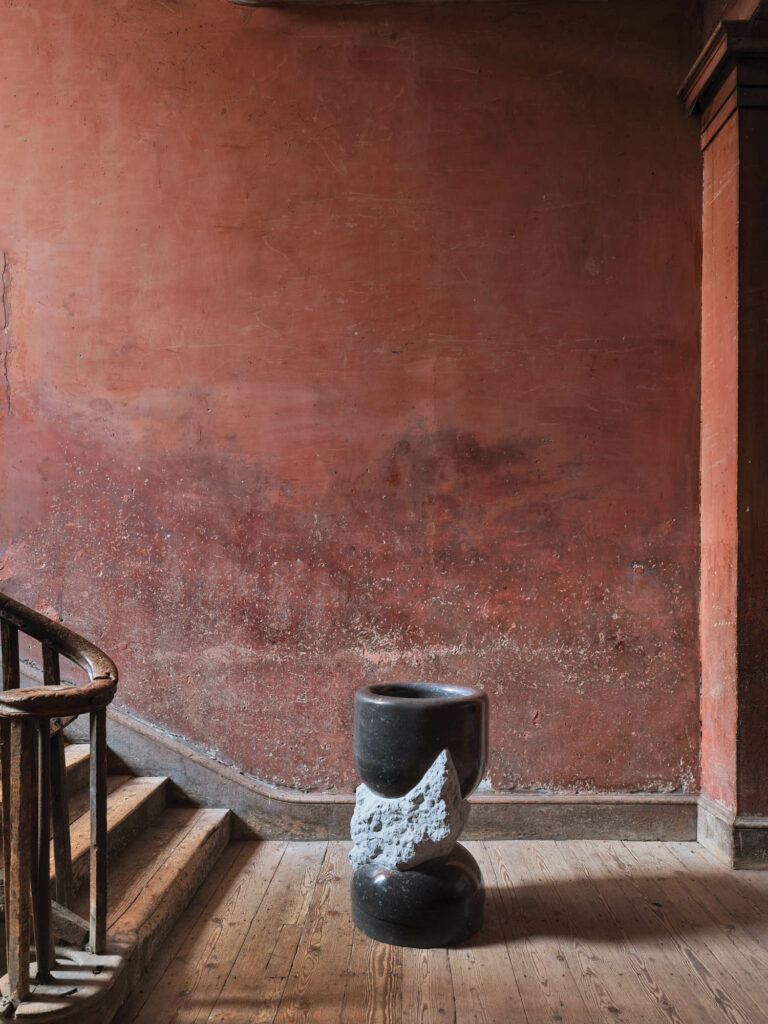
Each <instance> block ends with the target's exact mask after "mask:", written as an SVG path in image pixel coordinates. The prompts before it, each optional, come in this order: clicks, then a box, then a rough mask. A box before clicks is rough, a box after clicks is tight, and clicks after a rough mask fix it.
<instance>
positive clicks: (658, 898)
mask: <svg viewBox="0 0 768 1024" xmlns="http://www.w3.org/2000/svg"><path fill="white" fill-rule="evenodd" d="M467 846H468V847H469V848H470V849H471V850H472V852H473V853H474V855H475V857H476V858H477V860H478V863H479V864H480V866H481V869H482V871H483V876H484V878H485V884H486V892H487V901H486V913H485V921H484V924H483V927H482V929H481V930H480V932H479V933H478V934H477V936H475V938H474V939H471V940H469V941H468V942H465V943H463V944H462V945H460V946H457V947H455V948H452V949H449V950H445V949H433V950H417V949H402V948H399V947H393V946H385V945H382V944H380V943H377V942H374V941H372V940H371V939H369V938H367V937H366V936H364V935H362V934H361V933H360V932H358V931H356V929H355V928H354V927H353V925H352V923H351V919H350V914H349V880H350V874H351V872H350V867H349V861H348V851H349V844H347V843H327V844H326V843H301V842H290V843H274V842H273V843H254V842H241V843H233V844H231V846H230V848H229V849H228V850H227V852H226V854H225V856H224V857H223V858H222V861H221V862H220V871H219V873H218V875H216V876H215V877H213V878H209V879H208V881H207V882H206V883H205V884H204V886H203V887H202V888H201V890H200V891H199V892H198V894H197V896H196V897H195V898H194V900H193V901H192V904H191V906H190V907H189V909H188V910H187V911H186V913H185V914H184V915H183V916H182V918H181V919H180V921H179V923H178V925H177V926H176V928H175V930H174V931H173V932H172V933H171V935H170V936H169V938H168V940H167V941H166V944H165V947H164V949H163V951H162V952H161V954H160V956H159V957H158V959H157V961H156V963H155V964H154V966H153V968H152V970H151V971H150V973H149V974H148V975H147V977H146V978H145V979H144V981H143V982H142V984H141V986H140V988H138V989H137V990H136V991H135V992H134V993H133V994H132V996H131V999H130V1000H129V1002H128V1004H127V1005H126V1007H125V1008H124V1009H123V1011H122V1013H121V1015H120V1018H119V1020H120V1024H198V1022H199V1024H203V1022H205V1024H518V1022H519V1024H549V1022H558V1024H599V1022H604V1021H605V1022H607V1021H610V1022H616V1024H768V873H757V872H744V871H738V872H732V871H728V870H727V869H726V868H725V867H723V866H721V865H720V864H718V863H717V862H716V861H715V860H714V859H713V858H712V857H711V856H710V855H708V854H707V853H705V851H703V850H702V849H701V848H700V847H698V846H696V844H692V843H628V842H624V843H622V842H601V841H580V842H579V841H571V842H522V841H519V842H515V841H510V842H491V841H489V842H485V843H468V844H467Z"/></svg>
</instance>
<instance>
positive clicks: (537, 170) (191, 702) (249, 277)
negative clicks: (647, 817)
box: [0, 0, 700, 790]
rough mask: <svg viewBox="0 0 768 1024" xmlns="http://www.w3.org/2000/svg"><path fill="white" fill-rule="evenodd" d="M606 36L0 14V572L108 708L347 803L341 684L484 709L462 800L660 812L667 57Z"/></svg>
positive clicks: (476, 12) (627, 9) (653, 46)
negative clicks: (483, 704) (473, 787)
mask: <svg viewBox="0 0 768 1024" xmlns="http://www.w3.org/2000/svg"><path fill="white" fill-rule="evenodd" d="M636 8H637V5H636V4H634V3H629V2H626V0H616V2H613V3H610V4H604V3H581V4H573V3H566V2H562V3H561V2H558V0H551V2H547V3H543V4H489V5H483V4H475V5H472V4H468V5H446V6H443V7H437V8H433V7H419V6H403V7H371V8H348V9H347V8H328V9H316V10H315V9H311V10H304V11H301V12H297V11H288V10H271V9H260V10H257V9H253V10H246V9H243V8H240V7H237V6H236V5H231V4H227V3H225V2H221V0H184V2H183V3H179V4H174V5H172V6H171V5H163V4H156V3H153V2H149V0H133V2H131V3H128V2H127V0H116V2H114V3H110V4H101V5H94V4H92V3H90V2H88V3H87V2H86V0H71V2H70V3H68V4H67V5H65V6H64V7H62V6H57V7H56V8H55V9H54V10H51V11H47V12H46V15H45V17H40V16H39V12H36V10H35V9H34V8H33V7H30V6H28V5H19V4H17V3H14V2H11V0H0V31H2V37H3V39H4V40H5V43H4V54H5V56H4V58H3V62H2V64H1V65H0V87H1V88H2V90H3V95H4V96H5V97H6V98H7V102H6V103H5V108H6V109H5V115H4V116H5V121H6V122H7V123H6V124H5V126H4V129H3V134H2V141H1V142H0V145H1V146H2V149H3V154H2V167H3V179H4V188H3V190H2V191H1V192H0V248H1V249H2V250H3V251H4V252H6V253H7V254H8V257H7V260H6V261H4V272H3V294H4V304H3V314H2V315H3V317H4V321H5V326H4V329H3V343H4V349H3V352H4V355H3V360H4V374H5V388H6V392H5V398H6V401H5V402H4V403H1V402H0V404H2V405H4V406H5V412H6V415H5V416H4V417H3V418H2V422H1V423H0V428H1V429H2V431H3V437H2V449H1V454H0V487H1V488H2V494H1V495H0V498H1V499H2V500H1V501H0V516H1V519H0V578H1V579H2V587H3V588H4V589H5V590H6V591H7V592H8V593H10V594H11V595H13V596H15V597H17V598H19V599H21V600H23V601H26V602H28V603H31V604H32V605H33V606H37V605H39V606H40V607H44V608H46V609H49V610H54V611H55V612H56V613H57V614H59V615H61V616H62V618H63V620H64V621H65V622H66V623H67V624H70V625H72V626H73V627H74V628H76V629H79V630H81V631H83V632H84V633H85V634H86V635H88V636H90V637H91V638H92V639H93V640H94V641H95V642H97V643H99V644H101V645H102V646H103V647H104V648H105V649H106V650H107V651H108V652H109V653H110V654H111V655H112V656H113V657H114V658H115V660H116V661H117V663H118V665H119V668H120V671H121V684H120V691H119V703H120V704H121V705H122V706H124V707H126V708H128V709H130V710H132V711H134V712H135V713H138V714H140V715H141V716H143V717H144V718H146V719H147V720H149V721H151V722H153V723H156V724H158V725H160V726H161V727H163V728H165V729H167V730H170V731H171V732H173V733H176V734H180V735H182V736H184V737H186V738H187V739H188V740H189V741H191V742H192V743H194V744H196V745H197V746H198V747H199V748H201V749H203V750H212V751H215V752H216V753H217V755H218V756H220V757H221V758H222V759H224V760H228V761H230V762H232V763H234V764H236V765H238V766H240V767H241V768H243V769H244V770H245V771H247V772H250V773H252V774H254V775H257V776H259V777H261V778H263V779H266V780H268V781H272V782H276V783H280V784H285V785H289V786H296V787H302V788H306V789H318V790H332V789H345V790H350V789H352V788H353V786H354V785H355V782H356V776H355V771H354V766H353V762H352V741H351V733H352V728H351V726H352V704H351V698H352V694H353V692H354V690H355V689H356V688H357V687H358V686H360V685H363V684H365V683H368V682H372V681H375V680H394V679H403V678H406V679H416V678H421V679H445V680H450V681H455V682H461V683H463V682H471V683H480V684H482V685H483V686H485V687H486V689H487V690H488V692H489V695H490V698H491V752H490V759H489V774H490V781H491V784H492V785H493V786H495V787H496V788H499V789H514V788H517V789H541V788H555V789H557V788H584V789H615V790H638V789H639V790H643V789H665V790H667V789H679V788H682V789H691V788H694V789H695V788H696V783H697V772H698V739H699V727H698V675H699V667H698V656H697V637H696V588H697V578H698V549H697V529H698V526H697V446H698V376H699V365H698V316H699V268H698V256H697V254H698V251H699V226H698V225H699V217H700V155H699V150H698V138H697V130H696V125H695V124H694V123H693V122H692V121H690V120H686V119H685V118H684V117H683V116H682V113H681V111H680V109H679V106H678V103H677V100H676V97H675V92H676V88H677V86H678V84H679V82H680V81H681V80H682V77H683V75H684V73H685V71H686V70H687V67H688V65H689V64H690V61H691V60H692V58H693V57H694V56H695V53H696V50H697V46H698V36H697V32H698V26H697V20H696V18H695V17H694V15H695V13H696V12H695V5H693V4H691V5H688V4H685V3H683V4H681V3H678V2H674V3H673V2H671V0H669V2H662V0H650V2H648V3H646V4H645V5H643V13H642V17H638V16H637V11H636ZM11 280H12V286H11V284H10V282H11ZM6 298H7V299H8V304H7V305H6V301H5V300H6ZM11 298H12V303H10V299H11ZM11 305H12V309H11ZM9 311H10V313H9ZM9 317H10V327H12V344H13V347H12V350H11V347H10V346H11V331H10V327H9ZM11 351H12V356H11V358H9V353H10V352H11ZM11 394H12V396H13V405H12V410H13V411H12V413H11V414H10V415H9V412H10V409H11V406H10V401H11V397H10V396H11Z"/></svg>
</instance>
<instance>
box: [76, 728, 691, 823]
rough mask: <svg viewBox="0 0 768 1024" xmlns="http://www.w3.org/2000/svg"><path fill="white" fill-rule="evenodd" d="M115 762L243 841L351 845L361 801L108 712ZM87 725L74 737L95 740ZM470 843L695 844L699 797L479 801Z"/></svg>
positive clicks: (516, 796) (497, 796) (524, 796)
mask: <svg viewBox="0 0 768 1024" xmlns="http://www.w3.org/2000/svg"><path fill="white" fill-rule="evenodd" d="M107 714H108V725H107V742H108V745H109V749H110V756H111V757H112V758H113V759H114V760H115V761H116V762H117V763H122V764H123V765H124V766H125V767H127V768H129V769H130V770H131V771H134V772H140V773H142V774H153V773H154V774H157V775H165V776H167V777H168V778H169V779H170V780H171V783H172V785H173V786H174V787H175V788H176V790H177V795H178V796H179V797H182V798H185V799H187V800H191V801H192V802H193V803H195V804H199V805H201V806H204V807H228V808H230V810H231V811H232V812H233V815H234V822H233V834H234V835H235V836H236V837H238V838H244V837H258V838H263V839H289V838H290V839H344V840H346V839H348V838H349V824H350V820H351V817H352V812H353V810H354V806H355V797H354V794H353V793H300V792H297V791H295V790H290V789H282V788H279V787H277V786H270V785H268V784H266V783H264V782H261V781H260V780H258V779H254V778H252V777H251V776H248V775H245V774H243V773H242V772H239V771H238V770H237V769H236V768H232V767H230V766H229V765H226V764H222V763H221V762H220V761H217V760H215V758H214V757H212V756H210V755H206V754H203V753H201V752H199V751H198V750H195V749H194V748H193V747H191V746H190V745H189V744H188V743H185V742H184V741H183V740H180V739H178V738H176V737H174V736H170V735H168V734H167V733H163V732H161V731H160V730H158V729H156V728H154V727H153V726H150V725H147V724H146V723H144V722H142V721H140V720H139V719H137V718H135V717H133V716H132V715H128V714H126V713H125V712H123V711H118V710H116V709H112V708H110V709H109V710H108V712H107ZM87 728H88V726H87V721H86V719H85V718H84V717H83V718H81V719H78V720H77V721H76V722H74V723H73V724H72V725H70V726H69V727H68V729H67V734H68V736H69V737H70V738H71V739H72V740H77V741H78V742H85V741H86V740H87ZM470 804H471V805H472V811H471V814H470V817H469V822H468V824H467V828H466V830H465V832H464V836H465V838H466V839H659V840H678V841H683V840H693V839H695V838H696V796H695V795H692V794H684V793H581V794H563V793H475V794H474V795H473V796H472V797H471V798H470Z"/></svg>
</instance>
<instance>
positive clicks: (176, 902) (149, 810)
mask: <svg viewBox="0 0 768 1024" xmlns="http://www.w3.org/2000/svg"><path fill="white" fill-rule="evenodd" d="M89 757H90V747H89V745H88V744H87V743H72V744H68V745H67V746H66V748H65V759H66V774H67V784H68V788H69V792H70V798H69V808H70V841H71V847H72V880H73V890H74V904H73V908H72V909H73V910H74V912H75V914H77V915H78V916H79V917H81V918H84V919H85V920H87V919H88V909H89V908H88V903H89V894H88V886H87V883H88V862H89V842H90V814H89V791H88V780H89ZM229 835H230V814H229V811H227V810H218V809H210V808H197V807H190V806H183V805H180V804H179V803H178V802H177V801H176V802H174V801H173V800H171V799H170V798H169V786H168V780H167V779H164V778H157V777H152V776H145V777H135V776H131V775H126V774H124V769H122V767H121V766H119V765H118V766H110V771H109V773H108V775H107V849H108V873H107V879H108V888H107V955H109V954H115V953H117V954H119V955H120V956H122V957H124V959H125V966H124V967H123V970H122V971H121V972H120V974H119V976H116V977H115V979H114V982H113V983H112V984H111V985H105V986H104V990H103V992H101V993H99V995H98V998H93V999H92V1000H91V1001H89V1002H88V1004H87V1005H83V1002H82V999H81V997H82V995H83V994H84V993H83V992H82V990H81V991H80V992H77V991H76V992H66V991H63V992H62V993H60V998H59V999H58V1000H57V999H55V998H53V999H52V993H51V992H50V991H45V992H43V991H41V992H40V995H41V997H42V998H41V999H40V1000H38V999H36V998H35V997H36V986H35V984H34V982H33V983H32V987H31V991H30V997H29V1000H28V1001H26V1002H24V1003H22V1004H20V1006H19V1007H18V1008H17V1009H16V1012H15V1016H14V1017H13V1018H12V1019H16V1020H24V1021H36V1020H46V1019H53V1018H54V1017H55V1019H56V1020H57V1021H58V1020H61V1019H64V1020H66V1019H67V1018H66V1016H65V1017H62V1016H61V1014H62V1012H64V1013H66V1012H67V1011H68V1010H71V1016H70V1019H71V1020H72V1021H73V1022H75V1021H76V1022H77V1024H90V1022H91V1021H93V1024H108V1022H109V1021H110V1020H111V1018H112V1016H113V1015H114V1014H115V1013H116V1012H117V1010H118V1009H119V1007H120V1005H121V1004H122V1002H123V1001H124V999H125V997H126V996H127V995H128V993H129V992H130V991H131V989H132V988H133V987H134V986H135V985H136V983H137V980H138V978H139V976H140V975H141V973H142V972H143V971H144V970H145V968H146V967H147V965H148V964H149V962H150V960H151V959H152V957H153V955H154V954H155V953H156V951H157V950H158V948H159V947H160V945H161V944H162V942H163V939H164V938H165V937H166V935H167V934H168V932H169V931H170V929H171V927H172V926H173V924H174V923H175V921H176V919H177V917H178V916H179V915H180V913H181V912H182V911H183V910H184V908H185V907H186V906H187V904H188V902H189V901H190V899H191V898H192V896H193V895H194V894H195V892H196V891H197V889H198V888H199V886H200V884H201V883H202V881H203V880H204V878H205V877H206V876H207V874H208V873H209V871H210V870H211V868H212V867H213V866H214V865H215V863H216V861H217V860H218V858H219V856H220V854H221V853H222V851H223V850H224V848H225V846H226V845H227V843H228V842H229ZM54 927H55V926H54ZM71 936H72V941H73V943H74V944H75V945H79V944H81V943H80V941H79V940H80V939H84V935H83V936H81V935H79V933H78V929H77V926H76V924H75V925H73V926H72V932H71ZM56 941H57V945H59V944H60V943H61V942H62V937H61V935H58V936H57V939H56ZM56 973H57V972H56V971H54V975H56ZM76 980H77V979H76V978H74V977H73V979H72V982H73V985H74V983H75V981H76ZM73 985H69V986H66V987H65V986H62V988H64V989H65V988H70V989H71V988H72V987H73ZM75 987H76V986H75ZM46 989H48V986H46Z"/></svg>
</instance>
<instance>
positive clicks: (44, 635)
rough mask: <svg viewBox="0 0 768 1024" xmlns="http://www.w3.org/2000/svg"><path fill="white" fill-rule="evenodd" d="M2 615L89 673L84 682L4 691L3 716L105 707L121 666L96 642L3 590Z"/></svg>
mask: <svg viewBox="0 0 768 1024" xmlns="http://www.w3.org/2000/svg"><path fill="white" fill-rule="evenodd" d="M0 618H2V619H5V621H6V622H9V623H10V624H11V625H12V626H15V627H16V629H19V630H21V631H22V632H23V633H26V634H27V636H30V637H32V638H33V639H34V640H39V641H40V643H42V644H45V645H46V646H48V647H50V648H52V649H53V650H54V651H56V652H57V653H58V654H61V655H62V656H63V657H65V658H67V660H68V661H71V662H72V663H73V664H75V665H77V666H78V667H79V668H81V669H83V671H84V672H86V673H87V675H88V678H89V682H88V683H87V684H85V685H84V686H61V685H58V686H34V687H24V688H14V689H9V690H3V691H0V716H3V715H30V716H32V717H45V718H50V717H54V716H56V715H77V714H82V713H84V712H86V711H92V710H95V709H96V708H100V707H105V706H106V705H107V704H109V702H110V701H111V700H112V698H113V697H114V695H115V689H116V687H117V678H118V676H117V668H116V666H115V663H114V662H113V661H112V659H111V658H110V657H108V655H106V654H105V653H104V651H102V650H101V649H100V648H98V647H97V646H96V645H95V644H92V643H91V642H90V641H89V640H86V639H85V638H84V637H82V636H79V635H78V634H77V633H75V632H73V631H72V630H71V629H67V627H66V626H62V624H61V623H60V622H54V621H53V620H52V619H49V618H47V617H46V616H45V615H41V614H40V612H36V611H33V609H32V608H27V607H26V605H23V604H20V603H19V602H18V601H14V600H13V598H11V597H8V596H7V595H6V594H0Z"/></svg>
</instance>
